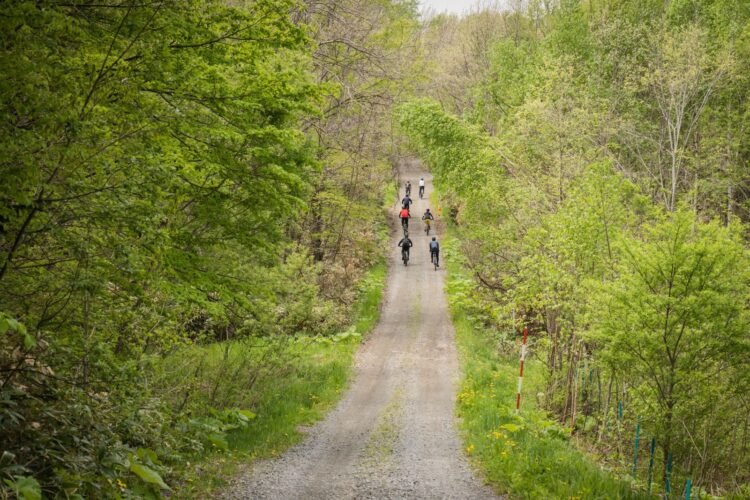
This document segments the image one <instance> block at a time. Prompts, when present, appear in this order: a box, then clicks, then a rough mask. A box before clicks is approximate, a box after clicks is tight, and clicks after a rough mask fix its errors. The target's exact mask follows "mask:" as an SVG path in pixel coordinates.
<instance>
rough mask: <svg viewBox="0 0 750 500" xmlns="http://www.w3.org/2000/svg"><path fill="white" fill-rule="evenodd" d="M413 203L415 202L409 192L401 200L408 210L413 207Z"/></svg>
mask: <svg viewBox="0 0 750 500" xmlns="http://www.w3.org/2000/svg"><path fill="white" fill-rule="evenodd" d="M412 203H413V202H412V199H411V196H409V195H408V194H407V195H406V196H404V199H403V200H401V206H402V207H404V208H405V209H407V210H409V208H410V207H411V204H412Z"/></svg>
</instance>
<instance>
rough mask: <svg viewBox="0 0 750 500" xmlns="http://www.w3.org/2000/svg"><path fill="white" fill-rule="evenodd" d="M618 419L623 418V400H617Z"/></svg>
mask: <svg viewBox="0 0 750 500" xmlns="http://www.w3.org/2000/svg"><path fill="white" fill-rule="evenodd" d="M617 420H622V401H618V402H617Z"/></svg>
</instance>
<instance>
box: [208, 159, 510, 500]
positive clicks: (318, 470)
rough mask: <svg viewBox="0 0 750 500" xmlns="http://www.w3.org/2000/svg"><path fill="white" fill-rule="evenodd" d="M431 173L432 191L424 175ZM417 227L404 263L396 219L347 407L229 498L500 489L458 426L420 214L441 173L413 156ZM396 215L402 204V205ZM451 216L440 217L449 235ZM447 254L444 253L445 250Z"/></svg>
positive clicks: (452, 371) (440, 301)
mask: <svg viewBox="0 0 750 500" xmlns="http://www.w3.org/2000/svg"><path fill="white" fill-rule="evenodd" d="M421 176H424V178H425V181H426V192H425V198H424V200H420V199H419V196H418V187H417V184H418V183H417V181H418V180H419V177H421ZM401 177H402V183H401V184H402V186H401V192H400V196H399V199H400V198H401V197H403V194H404V193H403V183H404V182H405V181H406V180H407V179H409V180H411V182H412V195H413V196H414V200H415V203H414V205H413V206H412V209H411V214H412V219H411V221H410V222H411V224H410V226H411V227H410V229H411V231H410V236H411V238H412V241H413V242H414V247H413V248H412V251H411V260H410V261H409V265H408V266H407V267H404V265H403V264H402V262H401V259H400V257H401V252H400V249H399V248H397V246H396V244H397V242H398V241H399V239H400V238H401V228H400V226H398V229H396V225H394V230H393V234H392V244H393V249H392V253H391V262H390V271H389V275H388V279H387V285H386V292H385V297H384V303H383V306H382V313H381V318H380V322H379V323H378V325H377V326H376V327H375V329H374V331H373V332H372V334H371V335H370V336H369V337H368V339H367V340H366V341H365V342H364V343H363V345H362V347H361V349H360V351H359V353H358V354H357V358H356V362H355V374H354V377H353V380H352V383H351V386H350V387H349V389H348V390H347V391H346V393H345V394H344V395H343V397H342V400H341V402H340V403H339V405H338V407H337V408H336V409H334V410H333V411H331V413H329V415H328V416H327V417H326V418H325V420H323V421H322V422H320V423H319V424H317V425H316V426H314V427H313V428H312V429H311V430H310V432H309V435H308V436H307V438H306V439H305V440H304V441H303V442H302V443H300V444H299V445H297V446H295V447H293V448H291V449H290V450H289V451H287V452H286V453H285V454H284V455H283V456H282V457H280V458H278V459H275V460H267V461H261V462H258V463H256V464H255V465H254V466H253V468H252V470H251V471H249V472H248V473H247V474H245V475H243V476H240V477H237V478H236V479H235V480H233V482H232V484H231V486H230V488H228V489H227V490H226V491H225V492H224V493H223V495H222V498H243V499H245V498H248V499H250V498H252V499H324V498H325V499H328V498H331V499H334V498H335V499H340V498H341V499H346V498H358V499H370V498H372V499H375V498H377V499H403V498H425V499H426V498H429V499H438V498H451V499H453V498H455V499H459V498H460V499H476V498H497V496H496V495H495V494H494V493H493V492H492V490H491V489H490V488H489V487H487V486H484V485H483V484H482V481H481V480H480V479H478V478H477V477H476V476H475V475H474V473H473V472H472V470H471V468H470V467H469V465H468V463H467V461H466V459H465V457H464V454H463V451H462V450H461V442H460V440H459V437H458V435H457V431H456V419H455V415H454V403H455V396H456V390H457V387H458V384H457V382H458V377H459V366H458V359H457V354H456V346H455V342H454V331H453V326H452V324H451V321H450V317H449V314H448V306H447V303H446V299H445V295H444V292H443V280H444V274H445V272H444V271H443V270H442V269H439V270H437V271H435V270H434V269H433V266H432V264H431V263H430V254H429V249H428V241H429V239H430V238H431V237H432V236H433V233H432V232H431V234H430V237H428V236H426V235H425V233H424V230H423V226H422V224H421V220H420V219H421V215H422V213H424V210H425V209H426V208H427V207H428V206H429V202H428V199H429V195H430V194H431V192H432V189H431V188H432V177H431V176H430V175H429V174H427V173H425V172H421V171H420V170H419V164H417V163H411V164H409V165H408V166H407V167H406V168H405V169H402V172H401ZM393 215H394V218H395V216H396V205H394V208H393ZM441 226H442V221H440V220H438V222H437V228H436V229H437V235H436V236H437V237H438V240H439V239H440V229H441ZM442 257H443V256H442V255H441V260H442Z"/></svg>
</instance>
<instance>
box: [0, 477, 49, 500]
mask: <svg viewBox="0 0 750 500" xmlns="http://www.w3.org/2000/svg"><path fill="white" fill-rule="evenodd" d="M5 484H7V485H8V486H9V487H10V488H11V489H12V490H13V492H14V493H15V494H16V495H17V496H18V498H22V499H24V500H41V499H42V488H41V486H39V482H38V481H37V480H36V479H34V478H33V477H28V476H14V481H11V480H10V479H6V480H5Z"/></svg>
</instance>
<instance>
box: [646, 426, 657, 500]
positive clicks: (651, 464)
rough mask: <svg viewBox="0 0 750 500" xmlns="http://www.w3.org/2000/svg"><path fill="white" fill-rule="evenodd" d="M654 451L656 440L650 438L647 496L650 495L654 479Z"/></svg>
mask: <svg viewBox="0 0 750 500" xmlns="http://www.w3.org/2000/svg"><path fill="white" fill-rule="evenodd" d="M655 451H656V438H655V437H652V438H651V456H650V457H649V460H648V494H649V495H651V481H652V480H653V479H654V452H655Z"/></svg>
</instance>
